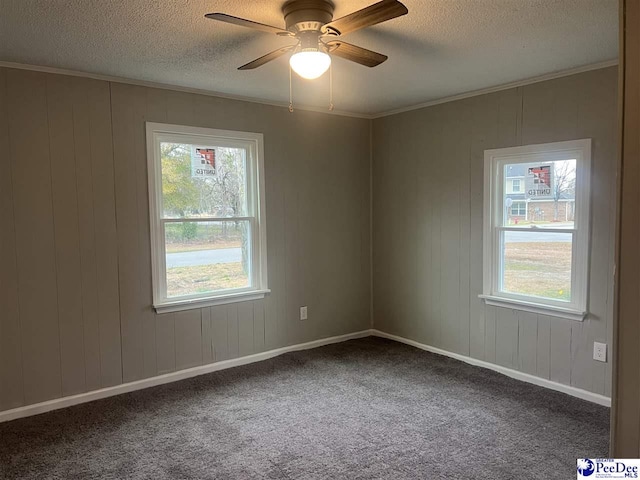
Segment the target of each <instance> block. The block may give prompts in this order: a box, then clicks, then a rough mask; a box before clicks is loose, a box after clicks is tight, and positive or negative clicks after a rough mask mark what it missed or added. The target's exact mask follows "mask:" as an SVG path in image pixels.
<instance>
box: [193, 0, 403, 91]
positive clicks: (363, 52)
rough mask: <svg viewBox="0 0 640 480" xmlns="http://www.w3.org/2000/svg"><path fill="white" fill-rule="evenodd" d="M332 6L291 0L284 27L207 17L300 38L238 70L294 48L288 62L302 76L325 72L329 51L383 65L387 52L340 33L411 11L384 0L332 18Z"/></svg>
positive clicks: (221, 16) (322, 1)
mask: <svg viewBox="0 0 640 480" xmlns="http://www.w3.org/2000/svg"><path fill="white" fill-rule="evenodd" d="M333 10H334V5H333V3H332V2H331V1H330V0H290V1H288V2H287V3H285V4H284V6H283V7H282V13H283V14H284V21H285V25H286V27H285V28H284V29H283V28H278V27H273V26H271V25H264V24H262V23H258V22H254V21H251V20H246V19H244V18H238V17H234V16H231V15H227V14H225V13H209V14H207V15H205V17H207V18H210V19H212V20H218V21H221V22H226V23H232V24H234V25H240V26H243V27H249V28H253V29H255V30H261V31H263V32H267V33H275V34H276V35H278V36H282V37H291V38H295V39H297V40H298V43H296V44H295V45H289V46H286V47H282V48H279V49H277V50H274V51H273V52H270V53H267V54H266V55H263V56H262V57H260V58H257V59H256V60H253V61H252V62H249V63H247V64H245V65H242V66H241V67H239V68H238V70H251V69H254V68H258V67H260V66H262V65H264V64H265V63H267V62H270V61H272V60H275V59H276V58H279V57H281V56H282V55H285V54H287V53H289V52H295V53H294V54H293V55H292V56H291V59H290V62H289V63H290V65H291V68H292V69H293V70H294V71H295V72H296V73H298V75H300V76H301V77H304V78H308V79H314V78H318V77H320V76H321V75H322V74H323V73H325V72H326V71H327V69H328V68H329V66H330V65H331V57H330V56H329V54H331V55H335V56H338V57H341V58H344V59H346V60H350V61H352V62H356V63H359V64H360V65H365V66H367V67H375V66H377V65H380V64H381V63H382V62H384V61H385V60H386V59H387V56H386V55H382V54H381V53H377V52H373V51H371V50H367V49H366V48H362V47H358V46H356V45H352V44H350V43H346V42H343V41H342V40H341V39H340V37H341V36H342V35H346V34H347V33H351V32H355V31H356V30H360V29H362V28H365V27H369V26H372V25H376V24H378V23H382V22H386V21H387V20H391V19H394V18H397V17H400V16H402V15H405V14H407V13H408V10H407V7H405V6H404V5H403V4H402V3H400V2H399V1H397V0H382V1H380V2H378V3H375V4H373V5H370V6H368V7H366V8H363V9H362V10H358V11H356V12H353V13H351V14H349V15H347V16H344V17H341V18H338V19H337V20H333Z"/></svg>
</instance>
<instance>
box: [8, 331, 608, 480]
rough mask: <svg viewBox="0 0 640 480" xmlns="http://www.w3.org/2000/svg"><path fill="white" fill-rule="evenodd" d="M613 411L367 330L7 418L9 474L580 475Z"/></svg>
mask: <svg viewBox="0 0 640 480" xmlns="http://www.w3.org/2000/svg"><path fill="white" fill-rule="evenodd" d="M608 432H609V409H608V408H604V407H600V406H597V405H594V404H591V403H588V402H585V401H582V400H578V399H576V398H573V397H570V396H567V395H564V394H561V393H557V392H552V391H549V390H546V389H543V388H539V387H536V386H533V385H530V384H527V383H522V382H519V381H516V380H513V379H510V378H508V377H505V376H503V375H500V374H498V373H495V372H492V371H489V370H485V369H482V368H477V367H473V366H470V365H467V364H464V363H462V362H458V361H456V360H452V359H449V358H446V357H441V356H438V355H433V354H429V353H426V352H424V351H421V350H418V349H415V348H412V347H409V346H406V345H402V344H399V343H396V342H392V341H388V340H384V339H380V338H373V337H369V338H364V339H360V340H353V341H350V342H345V343H341V344H336V345H330V346H326V347H322V348H317V349H314V350H308V351H304V352H295V353H289V354H286V355H283V356H280V357H277V358H274V359H271V360H267V361H264V362H261V363H257V364H252V365H247V366H243V367H238V368H233V369H229V370H224V371H220V372H216V373H212V374H209V375H205V376H201V377H197V378H194V379H190V380H185V381H182V382H178V383H174V384H170V385H165V386H161V387H155V388H152V389H147V390H143V391H139V392H134V393H131V394H126V395H122V396H119V397H113V398H110V399H105V400H100V401H97V402H93V403H89V404H85V405H80V406H77V407H72V408H69V409H66V410H59V411H56V412H51V413H47V414H44V415H40V416H36V417H31V418H26V419H22V420H16V421H13V422H9V423H5V424H0V478H2V479H13V478H20V479H36V478H37V479H53V478H55V479H58V478H65V479H66V478H73V479H85V478H87V479H89V478H99V479H118V480H120V479H142V478H144V479H147V478H148V479H158V480H160V479H170V478H171V479H174V478H175V479H196V478H197V479H213V478H216V479H253V478H267V479H305V480H306V479H325V478H331V479H339V478H349V479H369V478H386V479H403V478H404V479H415V478H424V479H432V480H436V479H513V478H519V479H526V478H532V479H533V478H536V479H538V478H544V479H548V480H551V479H563V480H565V479H568V478H575V475H576V474H575V471H576V470H575V468H576V458H577V457H592V458H593V457H604V456H607V452H608V436H609V433H608Z"/></svg>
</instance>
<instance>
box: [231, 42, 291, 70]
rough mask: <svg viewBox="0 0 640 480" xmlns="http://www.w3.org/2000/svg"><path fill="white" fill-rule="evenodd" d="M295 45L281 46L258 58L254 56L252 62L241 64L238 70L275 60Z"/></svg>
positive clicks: (251, 68) (256, 66)
mask: <svg viewBox="0 0 640 480" xmlns="http://www.w3.org/2000/svg"><path fill="white" fill-rule="evenodd" d="M296 46H297V45H289V46H288V47H282V48H279V49H277V50H274V51H273V52H270V53H267V54H266V55H263V56H262V57H260V58H256V59H255V60H254V61H253V62H249V63H247V64H245V65H242V66H241V67H239V68H238V70H253V69H254V68H258V67H261V66H262V65H264V64H265V63H268V62H270V61H271V60H275V59H276V58H278V57H281V56H282V55H284V54H285V53H288V52H291V51H293V49H295V48H296Z"/></svg>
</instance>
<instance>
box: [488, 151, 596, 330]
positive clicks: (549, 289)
mask: <svg viewBox="0 0 640 480" xmlns="http://www.w3.org/2000/svg"><path fill="white" fill-rule="evenodd" d="M590 163H591V140H588V139H587V140H575V141H569V142H558V143H549V144H544V145H529V146H525V147H514V148H504V149H498V150H487V151H485V198H484V259H483V270H484V271H483V294H482V295H481V297H482V298H484V299H485V302H486V303H488V304H491V305H497V306H503V307H510V308H516V309H521V310H525V311H531V312H536V313H544V314H547V315H554V316H560V317H566V318H571V319H574V320H582V319H583V318H584V316H585V315H586V310H587V276H588V271H589V270H588V264H589V186H590ZM520 175H521V176H522V177H523V180H522V193H521V194H520V198H522V196H524V200H521V201H517V202H516V201H514V199H513V198H511V197H512V196H513V192H509V188H508V187H509V184H508V182H509V181H510V180H509V178H508V177H511V176H520ZM512 185H513V184H512ZM510 193H511V195H510ZM569 205H571V208H568V206H569ZM527 207H528V208H529V212H527ZM514 216H524V217H525V218H514Z"/></svg>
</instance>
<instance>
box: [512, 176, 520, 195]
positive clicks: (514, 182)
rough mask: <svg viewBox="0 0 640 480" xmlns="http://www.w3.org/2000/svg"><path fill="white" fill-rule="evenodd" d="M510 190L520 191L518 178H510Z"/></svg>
mask: <svg viewBox="0 0 640 480" xmlns="http://www.w3.org/2000/svg"><path fill="white" fill-rule="evenodd" d="M511 191H512V192H513V193H520V180H519V179H514V180H511Z"/></svg>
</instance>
